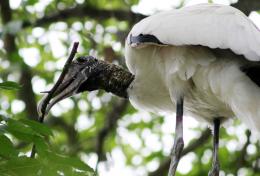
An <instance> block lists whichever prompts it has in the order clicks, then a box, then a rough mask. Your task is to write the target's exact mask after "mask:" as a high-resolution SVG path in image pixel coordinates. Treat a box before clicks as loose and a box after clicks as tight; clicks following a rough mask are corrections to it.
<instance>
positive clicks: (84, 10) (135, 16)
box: [23, 4, 146, 27]
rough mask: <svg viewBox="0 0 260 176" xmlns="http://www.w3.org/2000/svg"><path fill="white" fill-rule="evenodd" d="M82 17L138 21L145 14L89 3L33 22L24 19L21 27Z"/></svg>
mask: <svg viewBox="0 0 260 176" xmlns="http://www.w3.org/2000/svg"><path fill="white" fill-rule="evenodd" d="M75 17H76V18H82V17H89V18H93V19H97V20H104V19H108V18H116V19H118V20H126V21H134V22H136V21H139V20H141V19H143V18H144V17H146V16H145V15H142V14H139V13H133V12H131V11H127V10H118V9H113V10H106V9H97V8H94V7H91V6H89V5H86V4H84V5H77V6H76V7H73V8H68V9H64V10H60V11H58V12H57V13H53V14H50V15H45V16H44V17H43V18H41V19H38V20H36V21H35V22H29V21H26V22H24V24H23V27H30V26H43V25H46V24H50V23H53V22H57V21H66V20H68V19H70V18H75Z"/></svg>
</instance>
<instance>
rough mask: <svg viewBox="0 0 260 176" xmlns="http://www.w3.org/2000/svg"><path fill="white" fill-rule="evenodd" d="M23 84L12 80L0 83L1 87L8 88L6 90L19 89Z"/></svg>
mask: <svg viewBox="0 0 260 176" xmlns="http://www.w3.org/2000/svg"><path fill="white" fill-rule="evenodd" d="M20 88H21V86H20V85H19V84H17V83H15V82H12V81H6V82H2V83H0V89H6V90H18V89H20Z"/></svg>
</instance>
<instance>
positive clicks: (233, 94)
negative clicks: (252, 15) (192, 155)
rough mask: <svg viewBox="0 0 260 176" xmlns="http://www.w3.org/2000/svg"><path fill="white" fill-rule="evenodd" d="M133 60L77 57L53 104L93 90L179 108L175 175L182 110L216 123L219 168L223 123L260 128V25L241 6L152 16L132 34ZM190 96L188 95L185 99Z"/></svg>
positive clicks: (147, 105) (139, 103)
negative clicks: (236, 121)
mask: <svg viewBox="0 0 260 176" xmlns="http://www.w3.org/2000/svg"><path fill="white" fill-rule="evenodd" d="M125 55H126V64H127V67H128V69H129V70H130V72H131V74H130V73H129V72H127V71H124V70H123V69H121V68H120V67H118V66H115V65H112V64H108V63H105V62H103V61H100V60H96V59H93V58H92V57H81V58H78V59H77V60H76V61H74V63H73V65H72V66H71V68H70V71H69V73H68V74H67V76H66V78H65V81H64V82H63V84H62V86H60V89H59V90H58V91H57V92H56V97H55V98H54V99H53V100H52V102H51V103H50V105H49V106H48V110H49V109H50V108H51V107H52V106H53V105H54V104H55V103H57V102H58V101H60V100H61V99H64V98H66V97H69V96H71V95H73V94H75V93H79V92H83V91H85V90H88V91H92V90H96V89H105V90H106V91H108V92H112V93H114V94H116V95H118V96H121V97H129V99H130V101H131V103H132V104H133V105H134V106H135V107H136V108H140V109H145V110H147V111H152V112H159V111H163V112H170V113H175V112H176V113H177V116H176V135H175V144H174V147H173V151H172V163H171V166H170V170H169V175H174V174H175V170H176V167H177V164H178V162H179V159H180V154H181V151H182V149H183V139H182V133H183V132H182V131H183V129H182V111H183V110H184V113H187V114H189V115H191V116H193V117H195V118H198V119H202V120H205V121H207V122H209V123H211V124H214V151H213V152H214V155H213V168H212V170H211V172H210V174H209V175H211V176H215V175H218V173H219V162H218V135H219V134H218V133H219V125H220V123H222V122H224V121H225V120H227V119H230V118H232V117H238V118H239V119H241V120H242V122H244V123H245V124H247V125H248V127H249V128H250V129H252V130H253V131H256V132H259V130H260V108H259V107H260V87H259V86H260V64H259V61H260V32H259V29H257V27H256V26H255V25H254V24H253V23H252V22H251V21H250V20H249V19H248V18H247V17H246V16H245V15H244V14H243V13H242V12H241V11H239V10H237V9H235V8H233V7H230V6H223V5H216V4H201V5H195V6H190V7H185V8H182V9H179V10H171V11H166V12H162V13H158V14H156V15H152V16H150V17H147V18H145V19H143V20H142V21H140V22H139V23H137V24H136V25H135V26H134V27H133V29H132V30H131V32H130V33H129V35H128V37H127V39H126V45H125ZM183 101H184V103H183Z"/></svg>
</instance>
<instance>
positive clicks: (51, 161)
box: [0, 118, 93, 176]
mask: <svg viewBox="0 0 260 176" xmlns="http://www.w3.org/2000/svg"><path fill="white" fill-rule="evenodd" d="M0 123H1V131H0V132H1V133H0V144H1V145H0V173H3V174H4V175H6V176H17V175H19V176H28V175H42V176H45V175H50V176H56V175H85V176H90V175H92V173H93V169H92V168H90V167H89V166H88V165H86V164H85V163H84V162H82V161H81V160H80V159H79V158H77V157H68V156H64V155H61V154H58V153H57V152H55V151H54V150H53V149H52V147H51V146H50V145H49V144H48V143H47V141H48V140H47V139H48V138H49V137H51V136H52V131H51V129H50V128H49V127H47V126H46V125H44V124H41V123H38V122H36V121H32V120H28V119H21V120H15V119H11V118H5V119H3V118H2V119H1V121H0ZM17 140H18V141H19V142H24V143H29V144H33V143H34V144H35V145H36V150H37V153H38V156H37V158H36V159H34V158H30V157H28V156H27V155H28V152H29V151H27V152H26V153H27V154H26V153H24V152H25V151H22V150H19V149H18V148H17V147H15V145H16V144H17ZM28 149H30V147H29V148H28Z"/></svg>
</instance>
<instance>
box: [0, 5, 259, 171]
mask: <svg viewBox="0 0 260 176" xmlns="http://www.w3.org/2000/svg"><path fill="white" fill-rule="evenodd" d="M138 3H139V0H109V1H108V0H76V1H74V0H19V1H18V0H1V1H0V10H1V11H0V13H1V14H0V15H1V19H0V24H1V27H0V175H3V176H16V175H19V176H23V175H24V176H27V175H50V176H52V175H53V176H56V175H94V170H95V165H96V163H97V159H98V158H99V160H100V164H99V165H98V168H99V169H98V171H99V172H98V174H99V175H109V174H110V175H127V174H128V175H140V176H141V175H142V176H143V175H148V176H158V175H166V174H167V171H168V168H169V164H170V158H169V153H170V150H171V147H172V144H173V139H174V138H173V136H174V114H173V115H172V116H170V115H164V114H163V115H156V114H150V113H147V112H140V111H137V110H136V109H134V108H133V107H132V106H131V105H130V103H129V102H128V100H124V99H120V98H118V97H115V96H113V95H111V94H107V93H105V92H104V91H102V90H100V91H95V92H89V93H88V92H86V93H83V94H80V95H77V96H74V97H72V98H69V99H66V100H64V101H62V102H60V103H59V104H57V105H55V106H54V107H53V109H52V110H51V112H50V114H49V115H48V117H47V118H46V119H45V121H44V124H41V123H39V122H37V121H36V120H37V118H38V114H37V108H36V107H37V102H38V101H39V100H40V99H41V97H42V94H41V93H40V92H41V91H46V90H49V89H50V88H51V87H52V86H53V83H54V82H55V80H57V78H58V76H59V74H60V73H61V70H62V68H63V65H64V63H65V61H66V58H67V57H68V55H69V53H70V48H71V47H72V44H73V42H75V41H79V43H80V45H79V49H78V53H77V56H86V55H93V56H96V57H97V58H99V59H103V60H106V61H107V62H111V63H115V64H119V65H122V66H123V67H125V63H124V40H125V37H126V35H127V34H128V32H129V30H130V29H131V27H132V26H133V24H135V23H136V22H138V21H139V20H141V19H143V18H144V17H146V15H147V14H142V13H141V12H136V11H134V10H133V6H136V5H137V4H138ZM185 3H186V1H185V0H180V1H178V3H177V4H178V6H177V7H175V8H180V7H182V6H184V5H185ZM232 6H234V7H236V8H239V9H240V10H242V11H243V12H244V13H245V14H246V15H249V14H250V13H251V12H252V11H258V12H257V13H259V10H260V2H259V0H251V1H248V0H239V1H238V2H237V3H235V4H232ZM186 121H187V122H189V124H192V125H189V126H187V127H186V128H185V129H184V140H185V149H184V151H183V159H182V161H181V164H180V165H179V168H178V173H177V175H178V176H182V175H189V176H198V175H207V173H208V171H209V169H210V167H211V158H212V149H213V148H212V141H211V131H210V129H209V128H208V127H207V124H201V123H198V122H196V121H194V120H193V119H192V118H190V117H187V118H186ZM184 126H185V122H184ZM185 130H186V132H185ZM185 135H186V136H185ZM33 144H35V146H36V150H37V156H36V157H35V158H30V152H31V149H32V145H33ZM220 162H221V174H222V175H227V176H232V175H234V176H235V175H241V176H260V144H259V142H258V141H257V138H256V137H254V136H252V135H251V132H250V131H249V130H247V129H246V127H245V126H244V125H243V124H241V123H240V122H239V121H238V120H235V121H234V122H231V124H229V125H228V127H227V128H221V134H220ZM119 172H120V173H119ZM107 173H109V174H107Z"/></svg>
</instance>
